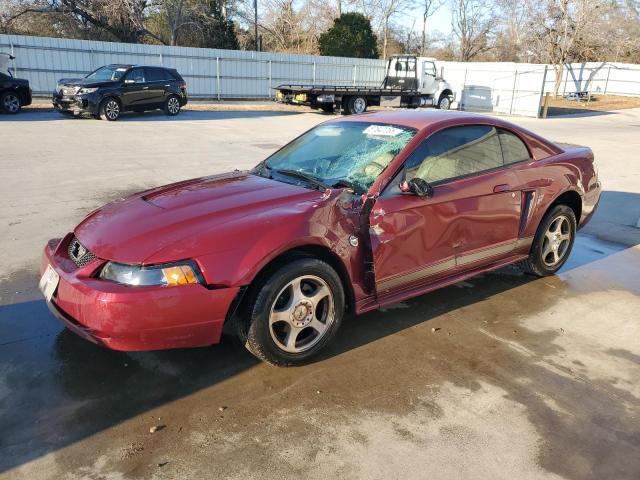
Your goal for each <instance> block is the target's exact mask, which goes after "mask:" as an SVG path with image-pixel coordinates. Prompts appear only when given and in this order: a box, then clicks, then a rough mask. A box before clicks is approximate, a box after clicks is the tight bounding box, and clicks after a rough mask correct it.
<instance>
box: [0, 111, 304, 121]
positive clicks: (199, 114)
mask: <svg viewBox="0 0 640 480" xmlns="http://www.w3.org/2000/svg"><path fill="white" fill-rule="evenodd" d="M303 113H307V112H305V111H300V112H291V111H275V110H274V111H272V110H252V111H243V110H216V111H212V110H188V109H186V110H182V111H181V112H180V113H179V114H178V115H176V116H173V117H171V116H168V115H165V113H164V112H162V111H160V110H153V111H149V112H142V113H137V112H124V113H122V115H121V116H120V118H119V119H118V120H117V121H116V122H113V123H115V124H119V123H127V122H182V121H208V120H230V119H236V118H237V119H246V118H269V117H286V116H289V115H300V114H303ZM57 120H62V121H68V122H71V121H87V122H89V121H93V122H103V123H105V124H110V123H112V122H107V121H105V120H96V119H95V118H93V117H91V116H89V115H82V116H79V115H68V114H62V113H60V112H57V111H55V110H54V109H53V108H24V109H23V110H22V111H20V113H18V114H16V115H7V114H0V123H1V122H3V121H12V122H35V121H40V122H51V121H57Z"/></svg>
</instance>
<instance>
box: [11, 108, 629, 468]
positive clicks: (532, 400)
mask: <svg viewBox="0 0 640 480" xmlns="http://www.w3.org/2000/svg"><path fill="white" fill-rule="evenodd" d="M327 118H328V116H327V115H322V114H310V113H299V114H291V113H274V112H271V113H270V112H197V111H194V112H184V114H183V115H181V116H180V117H178V118H175V119H168V118H166V117H165V116H164V115H162V114H159V113H158V114H150V115H144V116H143V115H132V116H128V117H126V118H123V119H122V120H121V121H118V122H116V123H107V122H100V121H96V120H83V119H67V118H64V117H59V116H57V115H56V114H55V113H46V112H33V113H27V112H25V113H24V114H22V115H20V116H18V117H7V116H0V142H1V144H2V145H3V147H2V148H3V153H2V160H1V162H0V174H1V176H2V179H3V182H2V183H3V187H2V192H3V198H4V200H3V202H2V204H1V205H0V225H1V228H2V233H3V234H2V236H1V237H0V246H1V248H0V478H1V479H5V478H6V479H58V478H66V479H77V478H106V479H121V478H154V479H156V478H157V479H161V478H242V479H251V478H292V479H294V478H356V479H357V478H362V479H369V478H380V479H390V478H399V479H400V478H402V479H406V478H430V479H434V478H435V479H438V478H443V479H444V478H447V479H450V478H465V479H469V478H479V479H480V478H482V479H486V478H498V479H499V478H504V479H512V478H536V479H537V478H569V479H585V478H594V479H602V478H616V479H624V478H629V479H637V478H638V477H639V476H640V422H639V418H640V388H639V385H640V341H639V340H638V339H640V321H639V320H640V317H639V316H638V311H640V283H639V282H638V280H637V279H638V278H640V247H639V246H638V245H639V244H640V236H639V235H638V232H639V231H638V229H636V228H634V227H633V225H635V221H636V220H637V218H638V217H640V211H639V209H640V200H639V199H640V166H639V165H638V162H636V161H635V159H636V155H637V152H638V151H640V135H638V131H639V128H640V110H626V111H623V112H620V113H616V114H610V115H598V116H589V117H581V118H573V119H567V118H564V119H561V118H555V119H548V120H533V119H513V120H514V121H515V122H516V123H519V124H522V125H524V126H526V127H528V128H531V129H532V130H534V131H536V132H538V133H540V134H542V135H544V136H547V137H548V138H551V139H555V140H558V141H565V142H570V143H578V144H586V145H589V146H591V147H592V148H593V149H594V151H595V153H596V158H597V162H598V165H599V168H600V175H601V179H602V181H603V184H604V190H605V192H604V195H603V202H602V205H601V208H600V209H599V211H598V213H597V214H596V216H595V217H594V219H593V221H592V223H591V224H590V225H589V226H588V228H587V229H586V231H585V233H583V234H581V235H580V236H579V237H578V240H577V242H576V246H575V248H574V252H573V253H572V257H571V259H570V261H569V262H568V264H567V265H566V266H565V267H564V268H563V271H562V272H561V274H560V275H557V276H554V277H550V278H545V279H533V278H531V277H527V276H524V275H522V274H521V273H520V272H519V271H518V270H517V269H516V268H506V269H502V270H500V271H499V272H495V273H491V274H486V275H482V276H479V277H475V278H473V279H471V280H469V281H466V282H462V283H460V284H457V285H455V286H452V287H449V288H446V289H443V290H440V291H437V292H434V293H431V294H428V295H424V296H422V297H419V298H416V299H413V300H411V301H408V302H405V303H401V304H398V305H396V306H394V307H393V308H388V309H386V310H384V311H378V312H372V313H370V314H367V315H363V316H361V317H355V318H348V319H347V320H346V321H345V323H344V325H343V327H342V328H341V330H340V332H338V335H337V337H336V340H335V342H334V343H333V344H332V345H331V346H330V348H329V349H328V351H327V352H326V354H325V355H324V357H323V358H321V359H319V360H318V361H317V362H316V363H314V364H312V365H308V366H305V367H301V368H293V369H278V368H273V367H269V366H266V365H263V364H259V363H257V362H256V361H255V359H254V358H253V357H251V356H250V355H249V354H247V353H246V352H245V351H244V350H243V348H242V347H241V346H239V345H237V344H236V343H235V342H234V341H233V339H231V338H228V337H225V338H224V341H223V343H222V344H221V345H218V346H215V347H211V348H205V349H196V350H177V351H166V352H151V353H133V354H125V353H120V352H112V351H108V350H104V349H101V348H98V347H95V346H93V345H91V344H88V343H87V342H85V341H83V340H81V339H79V338H76V337H75V336H74V335H72V334H70V333H69V332H66V331H64V330H63V329H62V328H61V327H60V325H58V323H57V322H56V321H55V320H54V319H53V318H52V317H51V316H50V314H49V313H48V311H47V309H46V306H45V305H44V302H43V301H42V299H41V297H40V295H39V293H38V292H37V288H36V283H37V272H36V270H37V262H38V257H39V253H40V249H41V247H42V245H43V244H44V242H45V240H46V239H47V238H50V237H52V236H59V235H61V234H64V233H65V232H67V231H68V230H70V229H71V228H72V227H73V226H74V225H75V224H76V223H77V222H78V221H79V220H80V219H81V218H82V216H83V215H84V214H85V213H87V212H88V211H90V210H91V209H93V208H95V207H97V206H99V205H100V204H102V203H104V202H105V201H108V200H111V199H115V198H118V197H119V196H122V195H125V194H126V193H129V192H131V191H134V190H139V189H142V188H146V187H150V186H153V185H158V184H163V183H167V182H171V181H176V180H181V179H184V178H189V177H194V176H200V175H207V174H210V173H215V172H221V171H225V170H229V169H233V168H246V167H248V166H250V165H252V164H255V163H257V162H258V161H259V160H261V159H262V158H264V156H266V155H267V154H268V153H269V152H271V151H273V150H274V149H275V148H277V147H278V146H280V145H282V144H284V143H286V142H287V141H288V140H289V139H291V138H293V137H294V136H295V135H297V134H299V133H301V132H302V131H304V130H305V129H307V128H309V127H311V126H313V125H315V124H316V123H318V122H319V121H322V120H325V119H327ZM152 426H160V427H162V428H160V429H159V430H158V431H156V432H154V433H150V427H152Z"/></svg>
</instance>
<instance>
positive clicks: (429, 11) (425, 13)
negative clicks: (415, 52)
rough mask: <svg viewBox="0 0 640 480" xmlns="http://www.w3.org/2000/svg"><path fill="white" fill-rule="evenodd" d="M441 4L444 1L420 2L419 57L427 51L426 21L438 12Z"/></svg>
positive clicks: (427, 0)
mask: <svg viewBox="0 0 640 480" xmlns="http://www.w3.org/2000/svg"><path fill="white" fill-rule="evenodd" d="M443 3H444V0H422V42H421V44H420V55H425V53H426V51H427V20H428V19H429V17H432V16H433V14H435V13H436V12H437V11H438V9H439V8H440V7H441V6H442V5H443Z"/></svg>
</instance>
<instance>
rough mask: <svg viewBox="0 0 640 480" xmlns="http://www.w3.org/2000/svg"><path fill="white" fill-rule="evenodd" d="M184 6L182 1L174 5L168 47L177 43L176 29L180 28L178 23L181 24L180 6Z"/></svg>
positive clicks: (179, 0)
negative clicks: (174, 9)
mask: <svg viewBox="0 0 640 480" xmlns="http://www.w3.org/2000/svg"><path fill="white" fill-rule="evenodd" d="M183 4H184V0H178V3H177V4H176V11H175V13H174V15H173V22H171V39H170V42H169V45H171V46H172V47H174V46H175V45H176V43H177V41H178V29H179V28H180V23H181V22H182V6H183Z"/></svg>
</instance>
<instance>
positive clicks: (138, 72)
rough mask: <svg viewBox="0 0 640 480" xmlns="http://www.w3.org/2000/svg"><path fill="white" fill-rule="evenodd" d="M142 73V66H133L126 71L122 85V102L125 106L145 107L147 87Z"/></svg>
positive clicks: (131, 107) (132, 107)
mask: <svg viewBox="0 0 640 480" xmlns="http://www.w3.org/2000/svg"><path fill="white" fill-rule="evenodd" d="M144 73H145V72H144V68H142V67H135V68H132V69H131V70H129V72H127V75H126V76H125V78H124V83H123V86H122V104H123V105H124V107H125V108H128V109H136V108H145V103H146V101H147V98H148V95H147V90H148V89H149V87H148V85H147V82H146V78H145V76H144Z"/></svg>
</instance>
